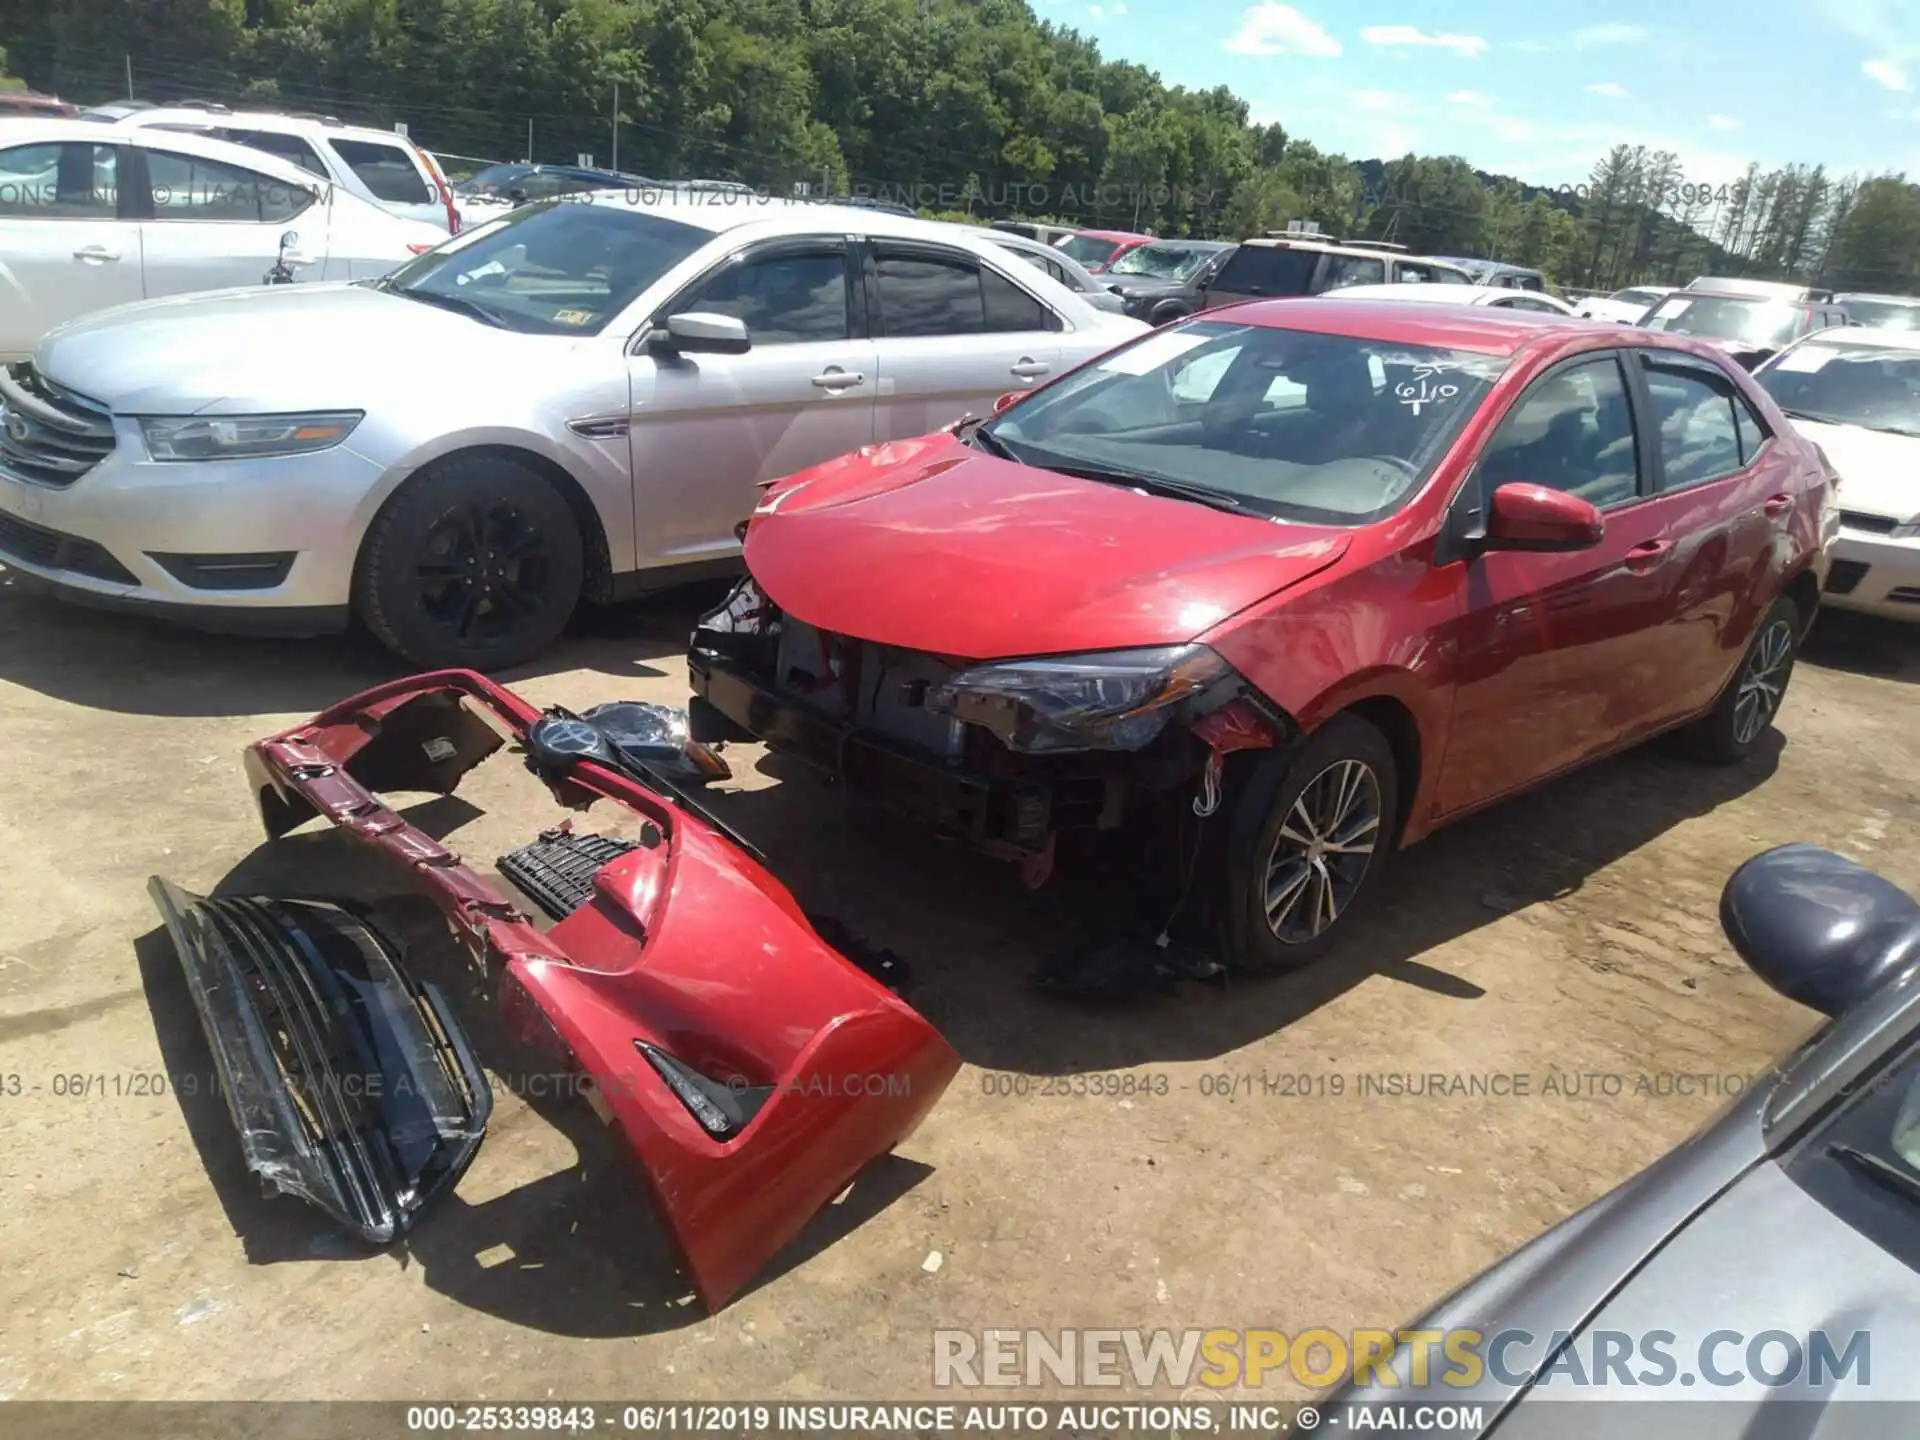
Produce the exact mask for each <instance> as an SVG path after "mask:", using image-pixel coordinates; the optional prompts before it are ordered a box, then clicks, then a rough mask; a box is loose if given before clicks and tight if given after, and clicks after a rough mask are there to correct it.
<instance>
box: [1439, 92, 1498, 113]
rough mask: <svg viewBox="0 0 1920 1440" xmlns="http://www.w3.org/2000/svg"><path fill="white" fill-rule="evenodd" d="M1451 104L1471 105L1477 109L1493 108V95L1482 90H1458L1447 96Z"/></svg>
mask: <svg viewBox="0 0 1920 1440" xmlns="http://www.w3.org/2000/svg"><path fill="white" fill-rule="evenodd" d="M1447 103H1448V104H1449V105H1470V106H1472V107H1473V108H1474V109H1475V110H1491V109H1492V108H1493V97H1492V96H1491V95H1489V94H1487V93H1486V92H1485V91H1482V90H1456V91H1454V92H1453V93H1452V94H1451V95H1449V96H1447Z"/></svg>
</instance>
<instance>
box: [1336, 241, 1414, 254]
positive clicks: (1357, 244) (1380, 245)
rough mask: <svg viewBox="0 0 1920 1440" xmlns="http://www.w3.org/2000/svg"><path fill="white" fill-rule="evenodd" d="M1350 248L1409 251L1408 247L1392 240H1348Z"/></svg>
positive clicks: (1402, 252)
mask: <svg viewBox="0 0 1920 1440" xmlns="http://www.w3.org/2000/svg"><path fill="white" fill-rule="evenodd" d="M1344 243H1345V245H1346V247H1347V248H1348V249H1349V250H1392V251H1395V252H1397V253H1399V254H1401V255H1404V254H1406V253H1407V247H1406V246H1404V245H1396V244H1394V243H1393V241H1391V240H1348V241H1345V242H1344Z"/></svg>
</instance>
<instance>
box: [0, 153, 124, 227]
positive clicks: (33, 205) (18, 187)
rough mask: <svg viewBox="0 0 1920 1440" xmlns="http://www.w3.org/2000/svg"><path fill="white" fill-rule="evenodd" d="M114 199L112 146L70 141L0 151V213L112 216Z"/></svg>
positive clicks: (24, 216) (85, 217) (81, 217)
mask: <svg viewBox="0 0 1920 1440" xmlns="http://www.w3.org/2000/svg"><path fill="white" fill-rule="evenodd" d="M118 204H119V196H118V189H117V182H116V179H115V151H114V148H113V146H111V145H89V144H86V143H84V142H82V141H77V140H70V141H64V142H60V143H55V144H39V145H15V146H13V147H12V148H11V149H7V150H0V216H11V217H13V218H15V219H21V220H112V219H114V218H115V217H116V216H117V215H118V213H119V210H118Z"/></svg>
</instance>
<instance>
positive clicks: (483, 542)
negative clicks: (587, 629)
mask: <svg viewBox="0 0 1920 1440" xmlns="http://www.w3.org/2000/svg"><path fill="white" fill-rule="evenodd" d="M585 574H586V552H585V547H584V545H583V543H582V541H581V537H580V526H579V522H578V521H576V520H575V519H574V515H573V510H572V508H571V507H570V506H568V504H567V502H566V501H565V500H564V499H563V498H561V496H560V494H559V492H558V491H556V490H555V489H554V488H553V486H552V485H551V484H550V483H548V481H547V479H546V477H544V476H543V475H541V474H539V473H538V472H537V471H535V470H534V469H532V468H531V467H529V466H527V465H524V464H522V463H520V462H518V461H515V460H509V459H504V458H501V457H497V456H488V455H467V456H454V457H453V458H451V459H449V460H446V461H443V462H441V463H440V464H438V465H435V466H432V467H430V468H429V469H427V470H424V471H422V472H421V473H420V474H418V475H416V476H414V477H413V478H412V479H411V480H409V481H408V482H407V483H406V484H405V485H403V486H401V488H400V489H399V490H398V491H397V492H396V493H395V494H394V496H393V498H392V499H390V500H389V501H388V502H387V503H386V505H385V506H384V507H383V508H382V509H381V511H380V513H379V515H377V516H376V517H375V518H374V522H373V525H372V526H371V527H370V528H369V529H368V531H367V538H366V540H365V542H364V543H363V544H362V546H361V550H360V564H359V567H358V570H357V573H356V574H355V576H354V608H355V610H356V611H358V613H359V615H360V617H361V619H362V620H364V621H365V622H366V626H367V628H368V629H369V630H371V631H372V632H373V634H374V636H375V638H376V639H378V640H379V641H380V643H381V644H383V645H385V646H386V647H387V648H388V649H389V650H391V651H393V652H394V653H395V654H396V655H399V656H401V657H402V658H403V659H405V660H408V661H410V662H412V663H413V664H415V665H420V666H424V667H426V668H428V669H441V668H447V667H459V668H462V669H470V670H493V669H499V668H504V667H506V666H510V665H517V664H519V663H520V662H521V661H524V660H528V659H531V658H532V657H533V656H535V655H537V654H539V653H540V652H541V651H542V650H544V649H546V648H547V647H548V646H549V645H551V644H552V643H553V642H554V640H556V639H557V638H558V637H559V635H560V632H561V631H562V630H563V629H564V628H565V627H566V623H567V619H568V617H569V616H571V615H572V613H573V609H574V606H575V605H576V604H578V603H579V600H580V590H581V585H582V582H583V580H584V577H585Z"/></svg>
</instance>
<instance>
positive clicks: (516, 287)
mask: <svg viewBox="0 0 1920 1440" xmlns="http://www.w3.org/2000/svg"><path fill="white" fill-rule="evenodd" d="M712 238H713V236H712V234H711V233H710V232H708V231H706V230H702V229H700V228H699V227H697V226H693V225H684V224H682V223H680V222H679V221H678V220H668V219H665V218H663V217H661V216H658V215H651V214H648V213H646V212H645V211H643V210H639V209H636V208H633V207H631V206H628V205H626V204H623V203H622V202H621V201H619V200H617V199H616V200H613V201H609V202H606V203H604V204H603V203H586V202H580V201H555V200H549V201H546V202H545V203H542V204H538V205H529V206H526V207H524V208H523V209H519V210H515V211H514V212H512V213H511V214H510V215H507V216H504V217H502V218H501V219H498V220H494V221H491V222H489V223H488V224H486V225H483V226H481V227H480V228H479V229H476V230H473V231H470V232H463V233H462V234H461V235H460V236H459V237H458V238H457V239H455V240H453V241H451V242H450V243H448V244H445V245H442V246H440V247H439V248H438V249H435V250H430V251H428V252H427V253H426V254H425V255H422V256H420V258H419V259H417V260H413V261H410V262H409V263H407V264H405V265H402V266H401V267H400V268H399V269H398V270H395V271H393V272H392V273H391V274H389V275H388V276H386V278H385V279H383V280H380V281H377V282H375V283H376V284H378V285H379V287H380V288H381V289H383V290H388V291H392V292H393V293H395V294H399V295H406V296H409V297H411V298H414V299H417V300H421V301H423V302H424V303H427V304H442V305H444V306H445V307H446V308H448V309H459V310H463V311H466V312H468V313H470V314H472V315H473V316H474V318H476V319H479V320H482V321H485V322H486V323H489V324H494V325H499V326H501V327H503V328H505V329H508V330H522V331H526V332H528V333H530V334H536V335H582V334H585V335H592V334H597V333H598V332H599V331H600V329H601V327H602V326H604V325H605V324H606V323H607V322H608V321H610V320H612V319H613V318H614V316H616V315H618V314H619V313H620V312H621V311H622V310H624V309H626V308H627V306H629V305H631V304H632V303H633V301H634V300H635V299H636V298H637V297H638V296H639V294H640V292H641V291H643V290H645V289H646V288H647V287H648V286H649V285H652V284H653V283H654V282H655V281H656V280H658V279H659V278H660V277H661V276H663V275H665V274H666V273H667V272H668V271H669V270H671V269H672V268H673V267H674V266H675V265H678V264H679V263H680V262H681V261H682V260H684V259H686V258H687V257H688V256H689V255H691V254H693V252H694V251H696V250H698V249H699V248H700V247H701V246H702V245H704V244H706V243H707V242H708V241H709V240H711V239H712Z"/></svg>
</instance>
